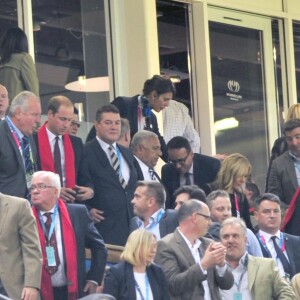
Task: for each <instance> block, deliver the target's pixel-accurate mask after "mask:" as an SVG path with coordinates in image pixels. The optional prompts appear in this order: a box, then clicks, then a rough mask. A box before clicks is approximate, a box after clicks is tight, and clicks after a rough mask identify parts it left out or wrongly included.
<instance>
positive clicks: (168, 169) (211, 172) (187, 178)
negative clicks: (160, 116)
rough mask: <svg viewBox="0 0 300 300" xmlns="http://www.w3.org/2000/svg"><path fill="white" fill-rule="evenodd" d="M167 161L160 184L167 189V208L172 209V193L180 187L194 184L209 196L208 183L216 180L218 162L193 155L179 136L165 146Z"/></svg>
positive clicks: (211, 158) (203, 156) (183, 139)
mask: <svg viewBox="0 0 300 300" xmlns="http://www.w3.org/2000/svg"><path fill="white" fill-rule="evenodd" d="M167 151H168V158H169V161H168V163H167V164H165V165H164V166H163V167H162V182H163V184H164V186H165V187H166V189H167V193H168V196H169V198H170V199H169V201H168V203H167V204H166V207H167V208H173V207H174V198H172V195H173V193H174V191H175V190H176V189H177V188H178V187H179V186H182V185H191V184H195V185H197V186H198V187H200V188H201V189H203V190H204V191H205V193H206V194H209V192H210V191H211V188H210V186H209V183H211V182H213V181H214V180H215V179H216V176H217V174H218V171H219V169H220V161H219V160H218V159H215V158H213V157H210V156H206V155H202V154H198V153H194V152H193V151H192V149H191V146H190V144H189V142H188V140H187V139H186V138H184V137H181V136H176V137H174V138H172V139H171V140H170V141H169V142H168V144H167Z"/></svg>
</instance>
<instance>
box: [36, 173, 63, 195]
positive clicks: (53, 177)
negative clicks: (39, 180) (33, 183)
mask: <svg viewBox="0 0 300 300" xmlns="http://www.w3.org/2000/svg"><path fill="white" fill-rule="evenodd" d="M38 176H44V177H46V178H48V179H49V180H50V184H51V186H53V187H55V188H56V189H57V191H58V195H60V191H61V184H60V178H59V175H58V174H55V173H53V172H50V171H37V172H35V173H33V175H32V179H34V178H36V177H38Z"/></svg>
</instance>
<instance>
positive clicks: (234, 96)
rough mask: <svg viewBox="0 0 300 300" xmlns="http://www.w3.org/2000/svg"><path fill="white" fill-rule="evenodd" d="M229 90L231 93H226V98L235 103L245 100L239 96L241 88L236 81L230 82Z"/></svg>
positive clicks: (228, 83)
mask: <svg viewBox="0 0 300 300" xmlns="http://www.w3.org/2000/svg"><path fill="white" fill-rule="evenodd" d="M227 88H228V90H229V92H227V93H226V96H227V97H228V98H229V99H230V100H233V101H239V100H242V99H243V96H242V95H240V94H238V92H239V91H240V89H241V86H240V84H239V82H238V81H236V80H228V82H227Z"/></svg>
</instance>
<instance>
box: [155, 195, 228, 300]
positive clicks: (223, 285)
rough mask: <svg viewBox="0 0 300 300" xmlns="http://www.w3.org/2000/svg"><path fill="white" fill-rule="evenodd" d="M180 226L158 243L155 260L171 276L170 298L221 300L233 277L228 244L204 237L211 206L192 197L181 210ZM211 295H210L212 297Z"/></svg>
mask: <svg viewBox="0 0 300 300" xmlns="http://www.w3.org/2000/svg"><path fill="white" fill-rule="evenodd" d="M178 219H179V227H178V228H177V229H176V230H175V232H174V233H171V234H169V235H167V236H165V237H164V238H162V239H161V240H159V241H158V243H157V252H156V256H155V259H154V261H155V262H156V263H157V264H158V265H160V266H161V267H162V269H163V271H164V272H165V275H166V277H167V283H168V288H169V294H170V299H173V300H175V299H178V300H179V299H180V300H190V299H191V300H196V299H197V300H198V299H200V300H201V299H209V298H210V299H216V300H220V299H221V296H220V292H219V288H220V289H230V288H231V287H232V285H233V282H234V281H233V276H232V273H231V271H230V270H229V268H228V266H227V265H226V264H225V254H226V251H225V247H224V246H223V245H221V244H220V243H216V242H213V241H212V240H210V239H207V238H204V237H203V236H204V235H205V234H206V232H207V229H208V226H209V224H210V223H211V219H210V212H209V209H208V207H207V205H206V204H205V203H203V202H201V201H199V200H193V199H191V200H189V201H187V202H185V203H183V204H182V206H181V207H180V208H179V210H178ZM209 296H210V297H209Z"/></svg>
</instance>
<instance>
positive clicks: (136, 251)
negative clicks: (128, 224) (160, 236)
mask: <svg viewBox="0 0 300 300" xmlns="http://www.w3.org/2000/svg"><path fill="white" fill-rule="evenodd" d="M153 240H155V241H156V237H155V235H154V234H153V233H152V232H151V231H148V230H146V229H137V230H134V231H133V232H132V233H131V234H130V235H129V237H128V239H127V242H126V245H125V247H124V251H123V252H122V254H121V260H123V261H126V262H128V263H130V264H132V265H133V266H137V265H141V264H144V263H145V261H146V259H147V255H148V254H149V251H150V249H151V247H152V246H153Z"/></svg>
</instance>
